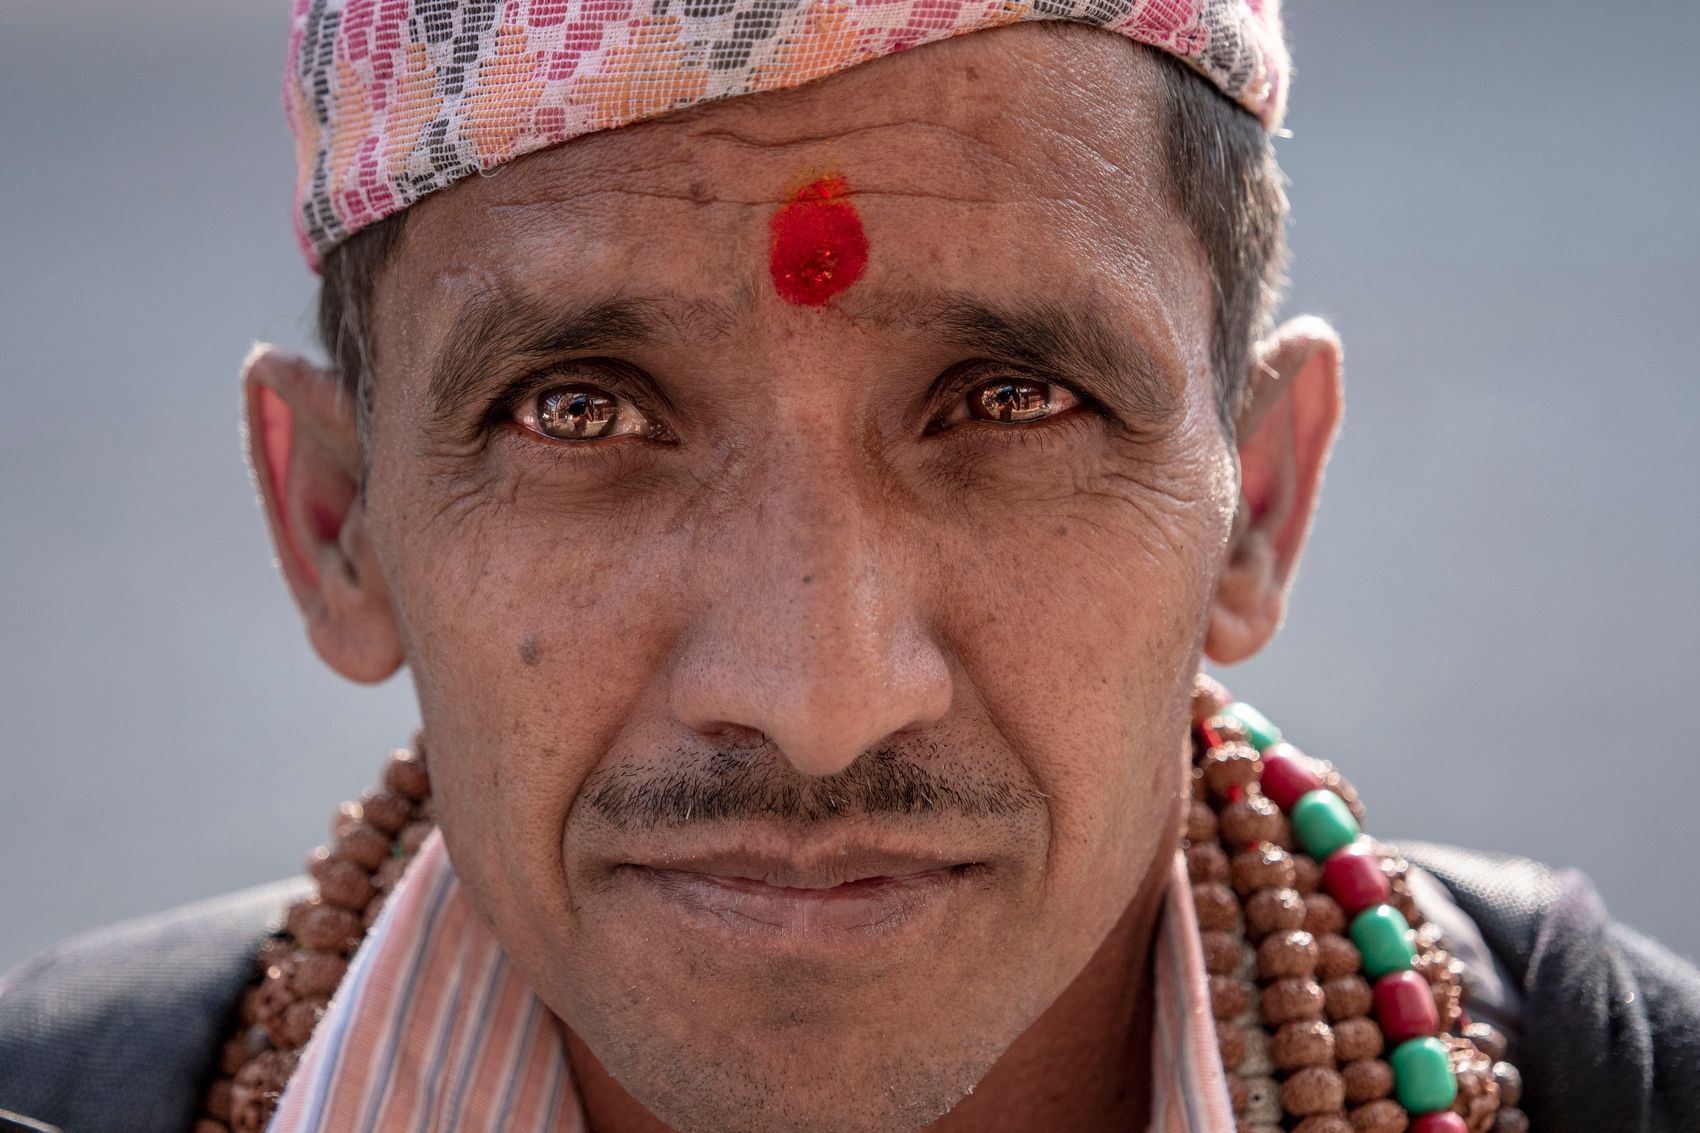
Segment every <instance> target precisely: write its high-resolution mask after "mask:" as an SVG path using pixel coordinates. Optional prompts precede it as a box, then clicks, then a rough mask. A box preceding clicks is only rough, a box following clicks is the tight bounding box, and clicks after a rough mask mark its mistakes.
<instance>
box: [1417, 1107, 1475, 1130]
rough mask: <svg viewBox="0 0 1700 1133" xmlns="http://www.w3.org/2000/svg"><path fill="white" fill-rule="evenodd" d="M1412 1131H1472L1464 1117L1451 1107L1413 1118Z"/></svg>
mask: <svg viewBox="0 0 1700 1133" xmlns="http://www.w3.org/2000/svg"><path fill="white" fill-rule="evenodd" d="M1410 1133H1470V1127H1469V1126H1468V1125H1466V1124H1465V1123H1464V1119H1463V1118H1462V1117H1459V1116H1458V1115H1457V1114H1456V1113H1453V1112H1452V1111H1451V1110H1449V1109H1443V1110H1441V1111H1440V1112H1439V1113H1425V1114H1423V1115H1422V1116H1421V1117H1413V1118H1411V1128H1410Z"/></svg>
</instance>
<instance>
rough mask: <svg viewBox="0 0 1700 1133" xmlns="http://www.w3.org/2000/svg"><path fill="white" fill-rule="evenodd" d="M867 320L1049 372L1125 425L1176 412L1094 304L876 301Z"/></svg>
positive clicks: (1153, 374) (1157, 380) (1159, 379)
mask: <svg viewBox="0 0 1700 1133" xmlns="http://www.w3.org/2000/svg"><path fill="white" fill-rule="evenodd" d="M864 315H865V317H867V318H868V319H869V320H870V321H872V322H874V323H876V324H880V325H885V326H892V327H899V328H904V329H910V330H919V331H931V332H933V333H936V334H937V335H938V336H939V337H940V338H941V340H943V341H945V342H949V343H951V344H953V345H955V346H957V347H958V348H960V349H966V350H972V351H975V352H977V353H983V354H987V355H990V356H991V357H993V358H995V359H997V360H999V361H1005V362H1009V363H1012V364H1015V365H1019V366H1023V367H1026V368H1029V369H1033V370H1036V371H1039V372H1042V373H1047V374H1050V375H1051V376H1054V377H1055V378H1057V379H1058V380H1060V381H1062V382H1064V383H1065V384H1068V385H1072V386H1075V387H1077V388H1079V389H1081V390H1082V391H1083V392H1085V393H1087V394H1088V395H1089V396H1094V397H1097V398H1099V399H1100V400H1102V401H1104V402H1105V403H1106V404H1107V406H1108V407H1109V408H1110V409H1111V410H1112V411H1114V412H1119V413H1123V414H1125V415H1127V416H1128V417H1129V418H1130V419H1134V420H1139V421H1145V422H1161V421H1163V420H1165V419H1167V418H1168V417H1169V416H1170V415H1172V414H1173V413H1174V412H1175V411H1176V410H1177V409H1178V408H1179V407H1180V398H1179V396H1178V395H1177V394H1176V392H1175V390H1174V388H1173V387H1172V386H1171V385H1170V384H1169V382H1168V381H1167V380H1166V379H1165V378H1164V377H1163V370H1162V367H1161V366H1160V365H1159V364H1158V362H1157V359H1156V356H1155V355H1154V354H1153V353H1152V352H1151V350H1150V349H1149V348H1148V347H1147V346H1146V345H1145V344H1144V343H1143V342H1141V341H1140V340H1139V339H1138V338H1137V337H1136V336H1134V335H1133V334H1131V333H1124V332H1122V331H1120V330H1118V329H1117V326H1116V323H1115V322H1114V320H1112V319H1111V318H1110V317H1109V316H1108V314H1107V313H1106V312H1105V311H1104V310H1103V308H1102V306H1101V305H1100V304H1099V303H1098V302H1096V301H1094V300H1087V301H1083V302H1079V303H1066V304H1065V303H1027V304H1017V305H1002V304H997V303H994V302H991V301H989V300H985V299H981V298H978V297H975V296H966V295H944V296H939V297H934V298H930V299H928V298H917V299H914V300H911V301H903V300H901V299H899V300H896V301H889V300H887V301H881V302H880V303H879V304H878V306H877V308H876V307H870V308H868V309H867V310H866V311H865V312H864Z"/></svg>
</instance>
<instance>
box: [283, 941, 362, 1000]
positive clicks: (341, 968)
mask: <svg viewBox="0 0 1700 1133" xmlns="http://www.w3.org/2000/svg"><path fill="white" fill-rule="evenodd" d="M347 972H348V961H347V960H345V959H344V958H343V957H342V955H341V954H340V953H337V952H308V951H301V952H297V953H295V956H294V965H293V969H292V977H291V981H290V982H291V984H292V986H293V987H294V990H295V991H296V992H297V994H299V995H302V996H308V997H311V996H329V995H330V994H331V993H332V992H334V991H335V990H336V989H337V986H338V985H339V984H341V983H342V977H343V976H344V975H346V974H347Z"/></svg>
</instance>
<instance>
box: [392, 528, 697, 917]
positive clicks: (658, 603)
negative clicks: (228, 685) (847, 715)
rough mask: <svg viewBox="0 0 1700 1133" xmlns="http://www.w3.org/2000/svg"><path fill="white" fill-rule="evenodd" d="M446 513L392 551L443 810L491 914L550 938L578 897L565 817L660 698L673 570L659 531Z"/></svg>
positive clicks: (448, 831)
mask: <svg viewBox="0 0 1700 1133" xmlns="http://www.w3.org/2000/svg"><path fill="white" fill-rule="evenodd" d="M437 514H438V516H439V518H438V519H437V520H436V521H435V522H432V523H428V524H424V525H419V526H417V527H415V528H411V529H410V528H408V527H407V526H406V525H399V526H398V530H401V531H405V532H406V533H407V534H406V537H405V539H403V540H399V541H392V542H391V543H390V544H389V547H390V551H391V555H390V558H391V559H392V560H393V561H392V563H391V564H390V565H392V566H394V567H396V568H397V569H395V570H394V571H392V572H391V577H393V578H396V579H397V585H396V587H395V588H394V589H395V593H394V595H393V600H394V601H395V604H396V606H397V614H398V617H399V620H400V621H401V623H402V625H403V627H404V631H403V632H404V637H405V641H406V648H407V656H408V663H409V666H410V668H411V671H412V675H413V679H414V684H415V687H416V689H417V691H418V696H419V701H420V712H421V717H422V720H423V723H424V728H425V734H426V737H427V741H428V743H429V745H430V759H431V767H432V778H433V782H434V783H435V784H436V785H437V789H436V792H435V805H436V807H437V811H438V819H439V822H440V824H441V826H442V828H443V833H444V837H445V839H446V840H447V842H448V846H449V850H450V853H451V855H452V857H453V859H454V862H455V867H456V869H457V871H459V872H460V873H461V874H462V876H463V877H464V878H465V880H466V881H467V882H468V883H469V889H470V891H471V892H472V893H473V894H474V895H475V899H476V900H477V901H478V903H479V906H480V909H481V911H482V912H484V913H485V915H486V916H488V917H490V918H491V919H492V920H494V921H496V922H497V923H498V924H500V925H504V926H513V927H512V931H513V932H514V933H515V936H516V937H519V936H534V935H535V936H538V937H539V939H541V935H540V933H541V927H540V926H546V925H547V926H552V927H551V930H550V931H556V932H558V931H559V929H558V926H559V925H561V924H562V923H563V921H564V911H565V910H566V908H567V907H568V906H569V905H570V902H571V896H572V895H571V893H570V891H569V887H568V884H567V876H566V873H565V871H564V869H563V867H562V862H561V854H562V849H561V846H562V832H563V829H564V827H565V823H566V816H567V813H568V811H569V810H570V808H571V806H572V803H573V801H574V799H575V798H576V797H577V795H578V792H579V789H580V787H581V785H582V784H583V782H584V780H585V778H586V777H587V776H588V775H589V774H590V773H591V772H592V771H594V770H595V768H596V767H597V766H598V764H600V763H601V762H602V761H603V760H604V759H605V757H606V755H607V753H608V752H609V750H610V749H611V748H613V747H614V746H615V745H616V744H617V743H619V742H620V737H621V736H622V733H623V731H624V730H625V728H626V724H627V721H629V720H631V719H632V718H633V717H634V716H641V715H643V714H644V713H645V712H647V711H650V710H651V709H652V705H649V704H647V703H646V698H648V697H651V696H652V695H654V694H655V692H656V689H655V683H654V682H655V674H656V672H657V671H658V668H659V666H660V663H661V655H662V653H663V652H664V651H665V649H666V648H667V643H668V642H669V641H670V640H671V637H672V635H673V631H672V627H671V625H670V621H671V611H670V603H671V601H673V599H672V597H671V588H670V587H668V586H667V585H666V580H667V579H668V578H670V577H674V575H673V574H672V573H671V572H669V571H668V570H664V569H661V568H660V567H659V565H658V564H657V563H656V562H655V561H654V555H655V553H656V551H655V548H658V547H660V546H661V541H658V540H646V539H634V540H631V541H624V540H621V539H620V538H618V537H617V536H616V535H614V534H613V533H611V532H610V531H609V530H607V529H605V528H604V529H600V530H599V532H598V537H597V538H596V539H595V540H590V539H585V540H583V541H577V540H574V539H573V538H571V536H570V535H565V534H563V531H564V530H570V525H565V526H564V525H562V524H559V523H555V522H542V521H540V520H538V519H535V518H525V517H522V516H519V515H516V514H513V513H512V512H511V509H509V510H504V508H503V506H502V505H499V504H483V505H480V506H479V508H478V509H477V510H476V511H468V512H464V513H459V514H456V513H454V512H453V511H452V510H445V511H441V512H439V513H437ZM524 926H530V927H524ZM534 930H535V931H534Z"/></svg>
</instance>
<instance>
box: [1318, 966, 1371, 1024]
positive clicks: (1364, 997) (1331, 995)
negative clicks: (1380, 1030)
mask: <svg viewBox="0 0 1700 1133" xmlns="http://www.w3.org/2000/svg"><path fill="white" fill-rule="evenodd" d="M1322 994H1323V998H1324V1000H1325V1001H1326V1003H1327V1010H1328V1018H1329V1019H1331V1020H1339V1019H1356V1018H1357V1017H1358V1016H1359V1015H1367V1014H1369V1009H1370V1005H1371V1004H1373V1003H1374V1002H1375V995H1374V993H1373V992H1371V991H1370V988H1369V984H1368V983H1367V982H1365V980H1364V978H1363V977H1362V976H1341V977H1339V978H1338V979H1332V980H1329V981H1328V982H1327V983H1325V984H1323V985H1322Z"/></svg>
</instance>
